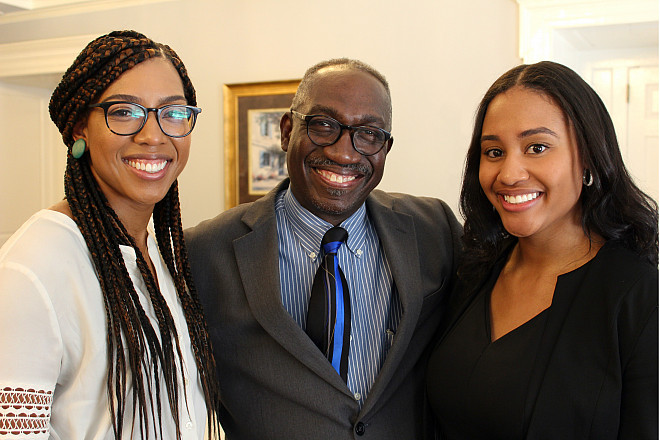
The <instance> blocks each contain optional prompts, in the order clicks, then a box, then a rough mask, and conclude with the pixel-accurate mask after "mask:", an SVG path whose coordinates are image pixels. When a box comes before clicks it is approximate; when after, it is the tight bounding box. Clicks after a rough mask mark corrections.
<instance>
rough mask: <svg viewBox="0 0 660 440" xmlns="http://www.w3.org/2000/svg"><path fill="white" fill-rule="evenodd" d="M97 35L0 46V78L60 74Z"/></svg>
mask: <svg viewBox="0 0 660 440" xmlns="http://www.w3.org/2000/svg"><path fill="white" fill-rule="evenodd" d="M96 37H98V35H77V36H74V37H63V38H50V39H47V40H32V41H22V42H20V43H7V44H0V78H2V77H8V76H25V75H40V74H48V73H64V71H66V69H67V68H68V67H69V66H70V65H71V62H72V61H73V59H74V58H75V57H76V56H78V54H79V53H80V51H81V50H83V48H84V47H85V46H86V45H87V44H88V43H89V42H90V41H92V40H93V39H94V38H96Z"/></svg>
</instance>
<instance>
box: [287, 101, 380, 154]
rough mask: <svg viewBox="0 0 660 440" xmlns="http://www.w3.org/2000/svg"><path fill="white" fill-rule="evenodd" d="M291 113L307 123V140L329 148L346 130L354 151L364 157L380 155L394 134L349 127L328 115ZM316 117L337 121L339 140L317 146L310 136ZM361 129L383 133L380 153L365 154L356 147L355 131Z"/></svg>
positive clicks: (356, 126) (360, 126) (358, 126)
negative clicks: (383, 137)
mask: <svg viewBox="0 0 660 440" xmlns="http://www.w3.org/2000/svg"><path fill="white" fill-rule="evenodd" d="M289 111H290V112H291V114H292V115H294V116H297V117H298V118H300V119H302V120H303V121H305V125H306V129H305V131H306V133H307V138H309V140H310V142H311V143H313V144H314V145H316V146H317V147H329V146H330V145H334V144H336V143H337V141H338V140H339V139H340V138H341V135H342V134H343V132H344V130H348V132H349V133H350V138H351V145H352V146H353V149H354V150H355V151H357V152H358V153H360V154H361V155H363V156H374V155H376V154H378V153H380V152H381V150H382V149H383V147H385V145H386V144H387V142H389V141H390V140H391V139H392V133H390V132H389V131H387V130H383V129H382V128H379V127H374V126H371V125H347V124H342V123H341V122H339V121H338V120H336V119H335V118H333V117H330V116H327V115H319V114H316V115H305V114H303V113H300V112H298V111H295V110H294V109H290V110H289ZM316 116H321V117H323V118H327V119H331V120H333V121H335V122H336V123H337V125H339V134H338V135H337V139H335V140H334V141H333V142H331V143H329V144H317V143H316V142H314V140H313V139H312V137H311V136H310V135H309V121H310V120H311V119H312V118H314V117H316ZM360 128H367V129H369V130H378V131H380V132H381V133H384V134H385V141H383V145H381V146H380V148H379V149H378V151H376V152H374V153H370V154H365V153H363V152H362V151H360V150H359V149H358V148H357V147H356V146H355V139H354V136H355V131H356V130H357V129H360Z"/></svg>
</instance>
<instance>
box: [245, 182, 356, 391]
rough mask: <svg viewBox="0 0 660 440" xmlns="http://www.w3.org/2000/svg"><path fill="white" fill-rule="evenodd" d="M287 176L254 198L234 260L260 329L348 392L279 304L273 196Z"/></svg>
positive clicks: (330, 366)
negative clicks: (246, 229)
mask: <svg viewBox="0 0 660 440" xmlns="http://www.w3.org/2000/svg"><path fill="white" fill-rule="evenodd" d="M287 185H288V180H286V181H285V182H283V183H282V184H280V185H278V187H277V188H275V189H274V190H273V191H271V192H270V193H269V194H267V195H266V196H264V197H263V198H261V199H259V200H257V201H256V202H254V203H253V205H252V206H251V207H250V208H249V209H248V210H247V211H246V213H245V214H244V216H243V218H242V220H243V222H244V223H245V224H246V225H247V226H249V227H250V228H251V229H252V231H251V232H249V233H247V234H245V235H244V236H243V237H241V238H239V239H237V240H235V241H234V253H235V255H236V263H237V265H238V270H239V273H240V276H241V280H242V283H243V288H244V290H245V296H246V298H247V301H248V304H249V305H250V309H251V310H252V313H253V314H254V317H255V319H256V320H257V321H258V322H259V324H260V325H261V326H262V327H263V329H264V330H265V331H266V332H267V333H268V334H269V335H270V336H271V337H272V338H273V339H274V340H275V341H277V343H279V344H280V345H281V346H282V347H284V349H286V350H287V351H288V352H289V353H291V355H293V356H295V357H296V358H297V359H298V360H299V361H300V362H301V363H303V364H304V365H306V366H307V367H309V368H310V369H311V370H312V371H314V372H315V373H316V374H317V375H318V376H320V377H322V378H324V379H325V380H326V381H328V382H329V383H331V384H332V385H334V386H335V387H336V388H337V389H339V390H340V391H342V392H344V393H346V394H347V395H350V392H349V390H348V387H347V386H346V384H345V383H344V382H343V381H342V379H341V377H340V376H339V375H338V374H337V373H336V371H335V370H334V369H333V368H332V364H330V362H328V360H327V359H326V358H325V356H323V354H322V353H321V352H320V351H319V349H318V348H317V347H316V345H314V343H313V342H312V340H311V339H309V337H308V336H307V334H306V333H305V332H304V331H303V330H302V329H301V328H300V326H299V325H298V324H297V323H296V322H295V321H294V320H293V318H292V317H291V315H289V313H288V312H287V311H286V309H285V308H284V306H283V305H282V296H281V293H280V276H279V265H278V244H277V222H276V219H275V196H276V194H277V192H278V191H279V190H280V189H283V188H284V187H286V186H287Z"/></svg>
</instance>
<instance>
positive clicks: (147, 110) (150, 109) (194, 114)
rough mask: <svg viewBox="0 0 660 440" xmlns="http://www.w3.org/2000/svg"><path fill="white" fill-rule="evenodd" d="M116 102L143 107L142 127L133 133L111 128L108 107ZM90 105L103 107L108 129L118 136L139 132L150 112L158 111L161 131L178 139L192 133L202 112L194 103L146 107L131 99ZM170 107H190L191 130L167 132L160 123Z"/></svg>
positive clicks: (157, 120) (91, 105)
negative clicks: (161, 116) (162, 114)
mask: <svg viewBox="0 0 660 440" xmlns="http://www.w3.org/2000/svg"><path fill="white" fill-rule="evenodd" d="M116 104H131V105H135V106H137V107H139V108H141V109H142V110H144V112H145V116H144V118H143V119H142V124H140V127H138V129H137V130H135V131H134V132H133V133H128V134H124V133H117V132H116V131H114V130H113V129H112V128H110V124H109V123H108V109H109V108H110V107H111V106H113V105H116ZM88 107H89V108H101V109H103V115H104V119H105V126H106V127H108V130H110V131H111V132H113V133H114V134H116V135H117V136H133V135H134V134H137V133H139V132H140V130H142V129H143V128H144V126H145V124H146V123H147V119H149V113H150V112H154V113H156V122H157V123H158V128H160V131H162V132H163V134H164V135H165V136H169V137H171V138H176V139H179V138H184V137H186V136H188V135H189V134H190V133H192V131H193V129H194V128H195V124H196V123H197V115H198V114H200V113H201V112H202V109H201V108H199V107H195V106H193V105H187V104H168V105H164V106H162V107H159V108H154V107H145V106H143V105H141V104H138V103H137V102H131V101H106V102H99V103H98V104H90V105H88ZM169 107H186V108H188V109H190V110H191V111H192V118H193V122H192V124H191V127H190V131H188V133H186V134H183V135H178V136H173V135H171V134H168V133H165V130H163V126H162V125H160V113H161V112H162V111H163V110H165V109H166V108H169Z"/></svg>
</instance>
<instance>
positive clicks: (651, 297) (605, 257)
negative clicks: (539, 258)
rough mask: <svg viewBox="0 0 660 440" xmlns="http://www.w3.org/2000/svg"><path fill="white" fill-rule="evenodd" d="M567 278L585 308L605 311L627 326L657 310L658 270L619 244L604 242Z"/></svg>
mask: <svg viewBox="0 0 660 440" xmlns="http://www.w3.org/2000/svg"><path fill="white" fill-rule="evenodd" d="M567 275H568V276H567V281H568V282H569V284H568V285H569V286H571V287H570V289H572V290H575V291H576V292H577V293H579V295H580V297H581V298H582V300H581V302H580V303H581V304H583V306H584V307H585V308H591V309H596V310H598V309H600V310H608V311H609V312H608V313H609V314H613V315H614V316H618V318H617V319H619V320H621V319H623V320H624V321H631V323H632V321H640V320H645V319H646V318H647V317H648V316H650V314H651V313H652V312H653V311H654V310H655V309H657V306H658V268H657V267H654V266H653V265H651V264H650V263H649V262H647V261H646V260H645V259H644V258H642V257H640V256H639V255H637V254H636V253H635V252H633V251H631V250H630V249H629V248H627V247H626V246H625V245H623V244H620V243H616V242H608V243H606V244H605V246H603V247H602V248H601V249H600V251H599V252H598V254H597V255H596V257H595V258H594V259H593V260H591V261H590V262H589V263H587V264H586V265H584V266H582V267H581V268H579V269H577V270H576V271H574V272H571V273H569V274H567ZM562 277H564V276H563V275H562ZM635 325H636V324H635Z"/></svg>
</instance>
